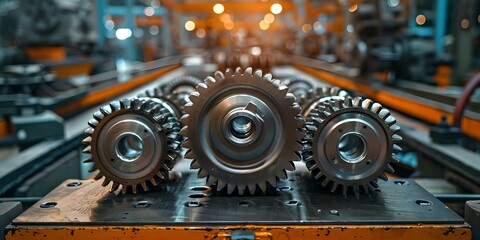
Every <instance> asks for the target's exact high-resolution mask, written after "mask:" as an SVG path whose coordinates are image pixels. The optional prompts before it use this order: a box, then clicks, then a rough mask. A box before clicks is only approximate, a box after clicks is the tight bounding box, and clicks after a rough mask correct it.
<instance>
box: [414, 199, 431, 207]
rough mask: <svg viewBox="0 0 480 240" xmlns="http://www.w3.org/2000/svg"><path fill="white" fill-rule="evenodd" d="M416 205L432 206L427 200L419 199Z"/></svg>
mask: <svg viewBox="0 0 480 240" xmlns="http://www.w3.org/2000/svg"><path fill="white" fill-rule="evenodd" d="M415 203H416V204H418V205H420V206H432V204H433V203H432V202H430V201H428V200H423V199H419V200H417V201H415Z"/></svg>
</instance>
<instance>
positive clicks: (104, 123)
mask: <svg viewBox="0 0 480 240" xmlns="http://www.w3.org/2000/svg"><path fill="white" fill-rule="evenodd" d="M88 125H89V126H90V127H89V128H87V129H86V130H85V134H86V135H87V137H86V138H85V139H83V141H82V143H83V144H85V145H87V147H86V148H85V149H84V150H83V153H87V154H90V155H91V156H90V157H89V158H88V159H87V160H85V161H84V162H93V163H94V165H93V166H92V168H90V170H89V172H94V171H96V170H99V172H98V174H97V175H96V176H95V178H94V179H95V180H99V179H101V178H102V177H104V180H103V183H102V186H104V187H106V186H107V185H108V184H109V183H110V182H113V183H112V187H111V190H110V191H111V192H113V191H116V190H117V189H119V187H122V192H123V193H125V192H126V191H127V189H131V190H132V191H133V193H136V192H137V188H138V186H140V187H141V188H142V189H143V190H144V191H147V190H148V188H149V186H148V185H150V184H151V185H153V186H156V185H157V180H159V179H160V180H163V179H165V178H167V177H168V171H169V170H170V169H171V168H172V167H173V165H174V163H175V161H176V159H177V158H178V151H179V149H180V144H181V143H180V142H179V140H178V137H179V134H178V132H179V131H180V124H179V122H178V120H177V119H176V118H174V117H173V116H172V115H171V114H170V113H169V111H168V110H167V109H166V108H164V107H163V106H162V105H161V104H158V103H155V102H151V101H149V100H140V99H135V98H134V99H130V100H129V99H122V100H120V101H112V102H110V104H109V105H105V106H103V107H101V108H100V111H97V112H95V113H94V114H93V119H91V120H90V121H88Z"/></svg>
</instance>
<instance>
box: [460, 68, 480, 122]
mask: <svg viewBox="0 0 480 240" xmlns="http://www.w3.org/2000/svg"><path fill="white" fill-rule="evenodd" d="M479 85H480V73H479V74H477V75H475V76H473V78H472V79H470V81H468V83H467V86H465V89H464V90H463V92H462V95H461V96H460V98H459V99H458V100H457V102H456V103H455V111H454V112H453V126H454V127H458V128H461V126H462V117H463V112H464V111H465V108H466V107H467V104H468V103H469V102H470V96H472V94H473V93H474V92H475V89H476V88H477V87H478V86H479Z"/></svg>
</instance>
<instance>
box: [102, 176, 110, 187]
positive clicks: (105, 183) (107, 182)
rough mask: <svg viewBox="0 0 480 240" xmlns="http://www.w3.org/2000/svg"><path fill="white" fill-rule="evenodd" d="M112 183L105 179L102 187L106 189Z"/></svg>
mask: <svg viewBox="0 0 480 240" xmlns="http://www.w3.org/2000/svg"><path fill="white" fill-rule="evenodd" d="M110 182H111V181H110V179H108V178H104V179H103V182H102V187H106V186H107V185H108V184H109V183H110Z"/></svg>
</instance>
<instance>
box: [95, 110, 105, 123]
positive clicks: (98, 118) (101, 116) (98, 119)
mask: <svg viewBox="0 0 480 240" xmlns="http://www.w3.org/2000/svg"><path fill="white" fill-rule="evenodd" d="M104 117H105V116H104V115H103V113H101V112H100V111H96V112H95V113H93V118H94V119H95V120H97V121H102V119H103V118H104Z"/></svg>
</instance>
